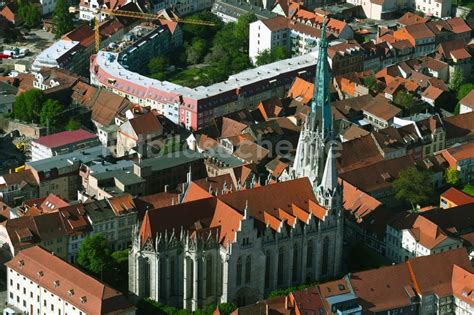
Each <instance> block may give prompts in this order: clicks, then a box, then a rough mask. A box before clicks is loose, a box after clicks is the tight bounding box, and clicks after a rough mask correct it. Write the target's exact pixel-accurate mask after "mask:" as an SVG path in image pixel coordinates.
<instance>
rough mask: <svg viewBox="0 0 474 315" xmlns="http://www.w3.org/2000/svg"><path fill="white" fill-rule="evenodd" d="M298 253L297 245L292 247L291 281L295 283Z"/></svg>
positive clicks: (296, 279)
mask: <svg viewBox="0 0 474 315" xmlns="http://www.w3.org/2000/svg"><path fill="white" fill-rule="evenodd" d="M299 254H300V253H299V251H298V245H296V244H295V245H294V247H293V273H292V276H293V277H292V281H293V282H296V281H298V270H299V268H298V262H299V259H298V257H299Z"/></svg>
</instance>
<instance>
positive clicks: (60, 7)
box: [53, 0, 74, 38]
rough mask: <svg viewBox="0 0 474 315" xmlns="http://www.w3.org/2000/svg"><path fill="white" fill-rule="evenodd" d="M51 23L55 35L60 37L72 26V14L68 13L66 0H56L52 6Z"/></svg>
mask: <svg viewBox="0 0 474 315" xmlns="http://www.w3.org/2000/svg"><path fill="white" fill-rule="evenodd" d="M53 23H54V30H55V31H54V32H55V35H54V36H55V37H56V38H60V37H61V36H63V35H64V34H66V33H67V32H69V31H71V30H72V29H73V28H74V22H73V20H72V14H71V13H69V2H68V1H67V0H56V6H55V7H54V13H53Z"/></svg>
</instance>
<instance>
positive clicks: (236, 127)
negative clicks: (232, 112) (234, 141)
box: [221, 117, 248, 138]
mask: <svg viewBox="0 0 474 315" xmlns="http://www.w3.org/2000/svg"><path fill="white" fill-rule="evenodd" d="M247 127H248V126H247V125H246V124H244V123H241V122H239V121H236V120H233V119H231V118H228V117H223V118H222V131H221V138H228V137H233V136H238V135H240V134H241V133H242V131H243V130H244V129H245V128H247Z"/></svg>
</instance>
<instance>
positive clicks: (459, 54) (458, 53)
mask: <svg viewBox="0 0 474 315" xmlns="http://www.w3.org/2000/svg"><path fill="white" fill-rule="evenodd" d="M451 57H452V58H453V59H457V60H461V59H469V58H471V57H472V56H471V54H470V53H469V52H468V51H467V50H466V49H464V48H459V49H454V50H451Z"/></svg>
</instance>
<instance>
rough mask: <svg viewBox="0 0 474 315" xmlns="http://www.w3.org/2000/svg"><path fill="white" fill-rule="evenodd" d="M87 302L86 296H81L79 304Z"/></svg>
mask: <svg viewBox="0 0 474 315" xmlns="http://www.w3.org/2000/svg"><path fill="white" fill-rule="evenodd" d="M86 302H87V297H85V296H83V297H81V304H84V303H86Z"/></svg>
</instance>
